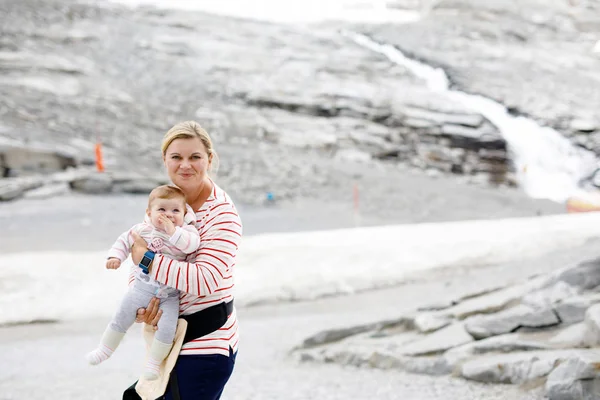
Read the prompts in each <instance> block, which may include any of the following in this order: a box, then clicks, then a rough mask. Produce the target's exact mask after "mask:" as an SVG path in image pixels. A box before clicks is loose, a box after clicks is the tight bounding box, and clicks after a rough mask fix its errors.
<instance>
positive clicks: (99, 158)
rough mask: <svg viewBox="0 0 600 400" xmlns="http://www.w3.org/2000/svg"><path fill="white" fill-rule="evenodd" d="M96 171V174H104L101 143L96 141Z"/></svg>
mask: <svg viewBox="0 0 600 400" xmlns="http://www.w3.org/2000/svg"><path fill="white" fill-rule="evenodd" d="M95 150H96V170H97V171H98V172H104V161H103V160H102V143H101V142H100V141H99V140H98V141H97V142H96V149H95Z"/></svg>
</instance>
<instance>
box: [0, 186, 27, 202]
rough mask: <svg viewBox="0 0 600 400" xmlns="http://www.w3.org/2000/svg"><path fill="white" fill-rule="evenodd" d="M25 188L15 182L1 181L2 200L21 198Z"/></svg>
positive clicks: (0, 192) (0, 194)
mask: <svg viewBox="0 0 600 400" xmlns="http://www.w3.org/2000/svg"><path fill="white" fill-rule="evenodd" d="M24 191H25V189H24V188H23V187H21V186H19V185H17V184H15V183H12V182H11V183H6V182H0V201H10V200H14V199H16V198H19V197H20V196H21V195H22V194H23V192H24Z"/></svg>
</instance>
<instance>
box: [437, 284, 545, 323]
mask: <svg viewBox="0 0 600 400" xmlns="http://www.w3.org/2000/svg"><path fill="white" fill-rule="evenodd" d="M546 280H547V278H545V277H541V278H536V279H532V280H530V281H529V282H525V283H521V284H517V285H513V286H509V287H506V288H501V289H498V290H494V291H492V292H487V291H484V292H482V293H481V295H479V296H476V295H474V296H471V297H469V298H467V299H465V300H464V301H461V302H460V303H459V304H457V305H455V306H453V307H450V308H448V309H446V310H444V313H445V314H447V315H451V316H453V317H455V318H458V319H465V318H467V317H469V316H471V315H475V314H491V313H494V312H497V311H500V310H503V309H504V308H506V307H508V306H510V305H513V304H515V303H516V302H517V301H519V300H520V299H521V298H522V297H523V296H524V295H526V294H527V293H530V292H531V291H533V290H537V289H539V288H540V287H543V286H544V283H545V282H546Z"/></svg>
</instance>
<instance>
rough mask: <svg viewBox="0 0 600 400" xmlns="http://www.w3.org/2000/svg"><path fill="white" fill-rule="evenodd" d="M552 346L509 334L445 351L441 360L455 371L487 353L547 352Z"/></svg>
mask: <svg viewBox="0 0 600 400" xmlns="http://www.w3.org/2000/svg"><path fill="white" fill-rule="evenodd" d="M551 348H552V346H551V345H549V344H547V343H544V341H543V340H540V339H536V338H535V337H534V336H532V335H529V334H523V333H509V334H506V335H499V336H493V337H489V338H487V339H482V340H477V341H474V342H470V343H467V344H463V345H461V346H457V347H454V348H452V349H449V350H448V351H446V352H445V353H444V355H443V358H444V360H445V362H446V364H447V365H448V367H449V368H450V369H451V370H456V368H457V367H459V366H460V365H461V364H462V363H464V362H465V361H467V360H469V359H471V358H474V357H476V356H478V355H482V354H487V353H512V352H523V351H534V350H548V349H551Z"/></svg>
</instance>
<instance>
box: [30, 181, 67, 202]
mask: <svg viewBox="0 0 600 400" xmlns="http://www.w3.org/2000/svg"><path fill="white" fill-rule="evenodd" d="M70 191H71V188H70V186H69V185H68V184H67V183H64V182H62V183H50V184H47V185H44V186H42V187H39V188H37V189H33V190H30V191H28V192H26V193H25V196H24V197H25V198H26V199H48V198H50V197H55V196H60V195H63V194H67V193H69V192H70Z"/></svg>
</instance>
